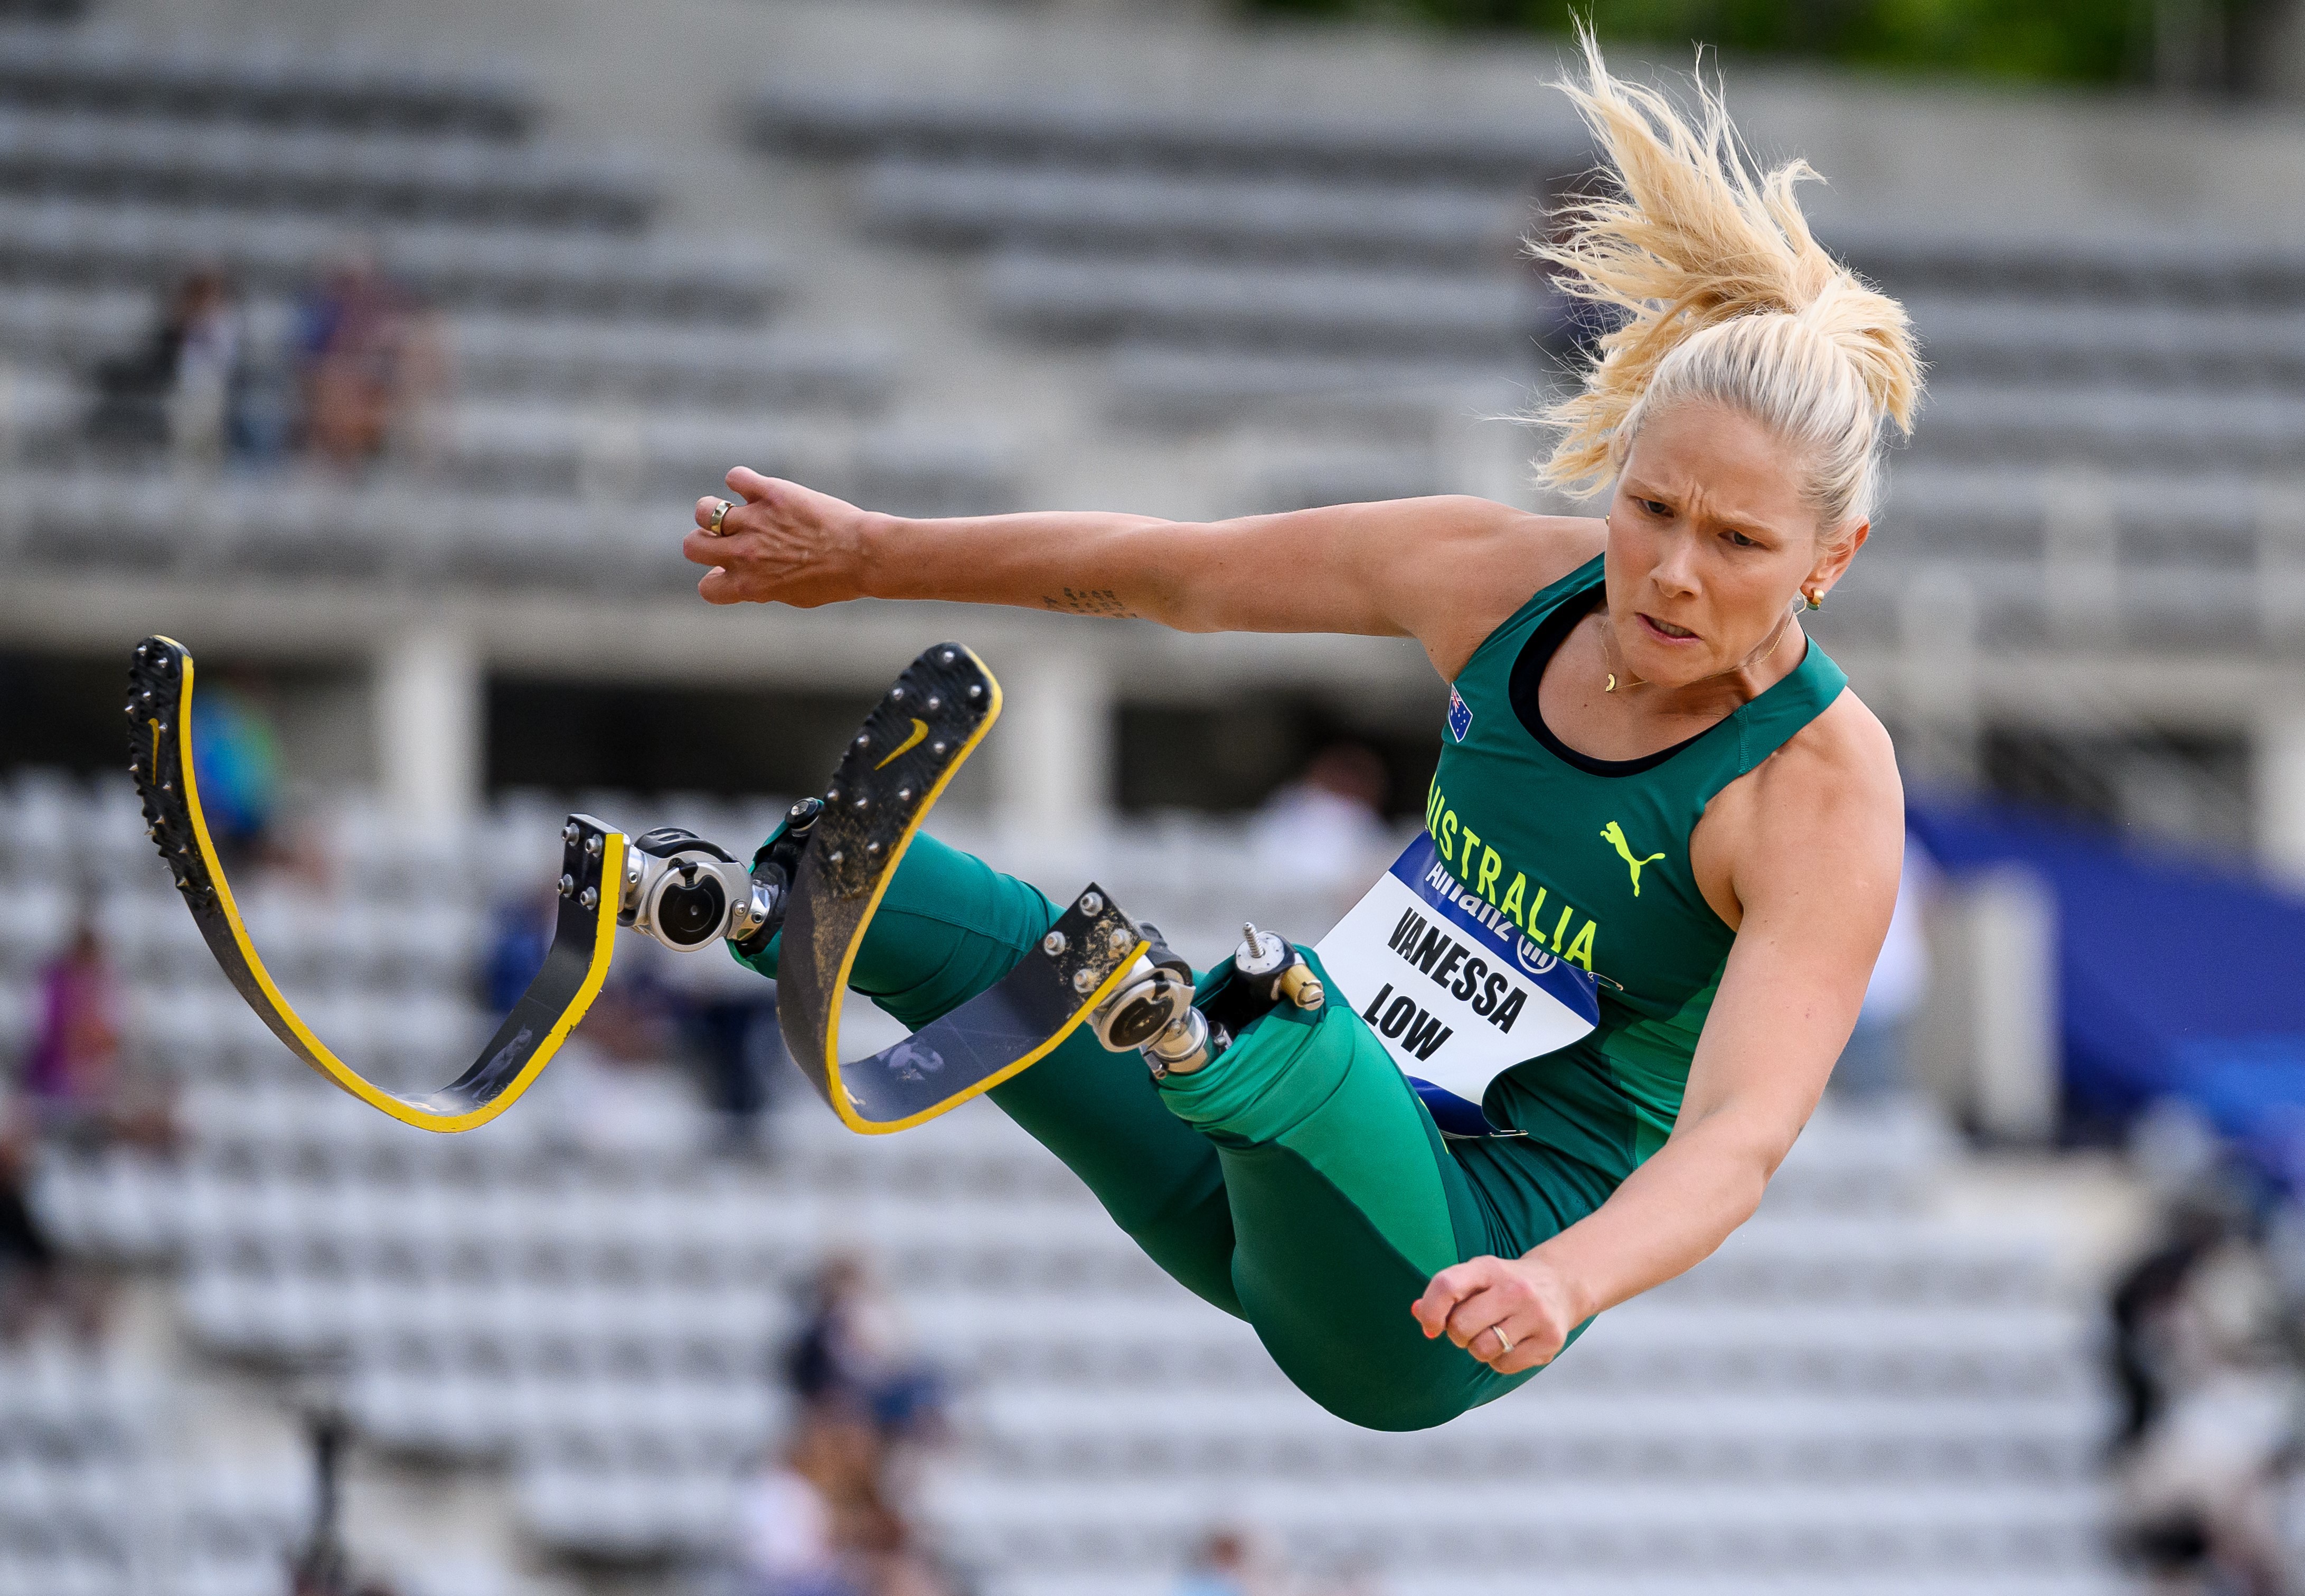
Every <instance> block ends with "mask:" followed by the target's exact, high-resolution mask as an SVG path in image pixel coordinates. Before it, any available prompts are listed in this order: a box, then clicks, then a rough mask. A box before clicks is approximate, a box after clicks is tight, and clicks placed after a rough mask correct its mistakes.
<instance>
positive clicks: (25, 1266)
mask: <svg viewBox="0 0 2305 1596" xmlns="http://www.w3.org/2000/svg"><path fill="white" fill-rule="evenodd" d="M32 1146H33V1137H32V1127H31V1125H30V1122H29V1121H28V1120H27V1119H26V1118H24V1117H23V1116H21V1115H13V1114H12V1115H9V1116H7V1117H6V1118H5V1119H4V1120H0V1344H6V1345H10V1346H13V1345H17V1344H21V1342H22V1341H23V1340H24V1339H25V1338H26V1337H27V1336H30V1334H31V1332H32V1330H33V1328H34V1327H35V1326H36V1325H37V1324H38V1321H39V1319H40V1318H41V1316H42V1315H43V1314H46V1313H53V1314H55V1315H56V1316H57V1317H58V1318H59V1319H62V1320H63V1322H64V1330H65V1333H66V1334H67V1335H68V1336H71V1338H72V1344H74V1345H76V1346H81V1347H93V1346H94V1345H95V1344H96V1343H97V1340H98V1336H99V1335H100V1334H101V1333H102V1331H103V1327H104V1325H103V1319H104V1293H102V1291H101V1290H100V1289H99V1288H98V1286H97V1285H96V1284H95V1283H93V1282H92V1281H89V1280H87V1279H85V1278H83V1277H82V1276H81V1275H80V1274H79V1273H78V1272H77V1271H76V1270H74V1269H73V1268H72V1267H71V1266H70V1265H68V1264H67V1263H66V1262H65V1261H64V1259H63V1258H62V1257H61V1256H60V1255H59V1253H58V1251H57V1249H56V1246H55V1242H52V1241H51V1240H50V1239H49V1237H48V1233H47V1229H46V1227H45V1226H43V1225H41V1223H40V1217H39V1214H38V1211H37V1210H36V1209H34V1208H33V1207H32V1204H31V1200H30V1182H31V1174H32Z"/></svg>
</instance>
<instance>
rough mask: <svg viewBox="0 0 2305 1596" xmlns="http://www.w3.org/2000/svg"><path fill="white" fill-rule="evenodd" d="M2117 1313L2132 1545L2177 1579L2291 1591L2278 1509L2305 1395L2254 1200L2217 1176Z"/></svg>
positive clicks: (2139, 1274)
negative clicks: (2253, 1226) (2254, 1228)
mask: <svg viewBox="0 0 2305 1596" xmlns="http://www.w3.org/2000/svg"><path fill="white" fill-rule="evenodd" d="M2111 1308H2112V1317H2113V1321H2114V1343H2113V1355H2114V1366H2115V1374H2116V1377H2117V1378H2118V1380H2119V1383H2120V1387H2121V1390H2122V1396H2123V1398H2124V1404H2125V1411H2124V1413H2123V1418H2122V1431H2121V1434H2120V1436H2119V1437H2118V1438H2117V1439H2116V1442H2115V1472H2116V1477H2117V1479H2118V1481H2119V1483H2120V1487H2121V1498H2122V1516H2123V1520H2124V1525H2125V1534H2124V1540H2125V1541H2126V1544H2127V1546H2128V1549H2130V1551H2131V1553H2132V1554H2133V1555H2134V1556H2135V1557H2137V1558H2139V1560H2140V1561H2141V1562H2143V1563H2144V1564H2146V1565H2147V1566H2148V1567H2149V1568H2151V1569H2152V1570H2153V1571H2154V1573H2156V1575H2160V1576H2163V1577H2165V1578H2172V1579H2178V1578H2186V1577H2195V1576H2206V1578H2207V1581H2208V1582H2209V1584H2208V1588H2210V1589H2215V1590H2218V1591H2230V1592H2235V1593H2236V1596H2282V1593H2283V1592H2290V1591H2292V1590H2293V1589H2295V1585H2294V1584H2293V1583H2292V1581H2291V1579H2290V1577H2289V1576H2288V1575H2287V1574H2286V1573H2285V1572H2284V1554H2283V1549H2282V1543H2281V1535H2280V1528H2279V1513H2278V1503H2279V1498H2280V1494H2281V1486H2282V1482H2283V1480H2284V1475H2285V1473H2286V1472H2287V1471H2288V1470H2289V1468H2290V1467H2291V1465H2292V1462H2293V1459H2294V1456H2295V1454H2296V1451H2297V1447H2298V1442H2299V1439H2300V1437H2299V1435H2298V1431H2297V1409H2298V1404H2299V1401H2300V1397H2301V1395H2305V1386H2301V1381H2300V1378H2299V1376H2298V1373H2297V1371H2296V1370H2295V1368H2294V1367H2293V1351H2294V1349H2293V1348H2292V1347H2288V1346H2286V1345H2284V1335H2283V1327H2284V1319H2285V1318H2286V1317H2287V1316H2286V1315H2284V1310H2283V1306H2282V1303H2281V1301H2280V1293H2279V1291H2278V1288H2277V1284H2276V1282H2275V1276H2274V1274H2273V1272H2272V1270H2271V1269H2270V1267H2268V1265H2267V1259H2266V1258H2265V1255H2264V1252H2263V1250H2262V1248H2261V1247H2260V1246H2259V1245H2258V1242H2257V1241H2256V1240H2255V1238H2254V1237H2253V1236H2252V1234H2251V1233H2250V1223H2249V1212H2248V1208H2247V1206H2246V1204H2245V1203H2243V1202H2242V1201H2241V1200H2239V1199H2237V1197H2236V1195H2235V1194H2234V1193H2233V1191H2231V1190H2230V1189H2229V1188H2227V1187H2225V1186H2224V1185H2223V1184H2222V1183H2221V1182H2217V1181H2216V1180H2215V1179H2214V1178H2212V1179H2210V1180H2207V1181H2205V1182H2202V1183H2200V1184H2199V1185H2197V1186H2196V1187H2194V1188H2193V1189H2191V1190H2189V1191H2185V1192H2183V1193H2181V1194H2180V1195H2179V1196H2178V1198H2177V1199H2176V1200H2175V1201H2174V1202H2173V1205H2172V1208H2171V1212H2170V1214H2169V1216H2168V1219H2167V1222H2166V1225H2165V1233H2164V1236H2163V1238H2162V1240H2161V1241H2160V1242H2158V1243H2157V1244H2156V1246H2155V1247H2154V1248H2153V1249H2152V1250H2150V1251H2149V1252H2148V1254H2147V1255H2146V1256H2145V1257H2144V1258H2143V1259H2139V1261H2138V1262H2137V1263H2136V1264H2135V1265H2134V1266H2132V1267H2131V1268H2130V1269H2129V1270H2128V1271H2126V1272H2125V1273H2124V1274H2123V1275H2122V1277H2121V1279H2120V1280H2119V1281H2118V1282H2117V1283H2116V1284H2115V1286H2114V1293H2113V1297H2112V1302H2111ZM2284 1354H2289V1355H2287V1356H2285V1355H2284Z"/></svg>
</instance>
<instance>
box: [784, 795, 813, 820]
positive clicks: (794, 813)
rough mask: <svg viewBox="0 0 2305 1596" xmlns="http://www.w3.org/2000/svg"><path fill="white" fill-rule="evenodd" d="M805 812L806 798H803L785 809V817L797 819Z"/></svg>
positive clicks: (806, 807) (806, 806)
mask: <svg viewBox="0 0 2305 1596" xmlns="http://www.w3.org/2000/svg"><path fill="white" fill-rule="evenodd" d="M807 813H808V800H807V799H806V798H803V799H801V801H800V802H798V803H796V804H795V805H794V806H793V807H791V808H789V809H787V810H786V811H785V818H786V819H787V820H798V819H799V818H800V817H801V816H802V815H805V814H807Z"/></svg>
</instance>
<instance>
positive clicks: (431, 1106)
mask: <svg viewBox="0 0 2305 1596" xmlns="http://www.w3.org/2000/svg"><path fill="white" fill-rule="evenodd" d="M192 674H193V673H192V656H191V653H190V652H188V651H187V650H186V649H185V647H184V646H183V644H181V643H177V642H175V641H174V639H172V638H167V637H147V638H146V639H145V640H144V641H143V642H142V643H140V644H137V646H136V654H135V658H134V660H133V661H132V663H131V664H130V666H129V672H128V747H129V755H130V763H129V769H130V771H131V772H133V774H134V775H135V778H136V789H137V791H138V793H140V795H141V796H142V798H143V799H144V818H145V820H146V821H147V822H149V824H150V827H151V834H152V839H153V841H156V842H157V843H158V844H159V846H160V854H161V857H162V858H166V860H167V861H168V868H169V870H170V871H171V872H172V873H173V874H174V876H175V878H176V890H177V891H178V892H181V893H183V898H184V901H185V903H187V904H188V905H190V906H191V911H192V918H193V920H194V921H195V922H197V923H198V924H199V926H200V935H201V936H202V937H203V938H204V939H205V940H206V941H207V943H208V951H209V952H211V953H213V954H215V955H216V960H217V963H218V964H220V965H222V966H223V967H224V973H225V976H226V977H228V978H229V979H230V980H231V982H232V984H233V986H234V988H235V989H237V990H238V991H239V993H240V994H241V996H242V997H243V998H246V999H247V1000H248V1005H249V1007H250V1008H251V1009H254V1010H255V1011H256V1012H257V1015H258V1017H259V1019H261V1020H263V1021H264V1023H265V1024H266V1025H267V1026H268V1027H270V1028H271V1030H272V1034H273V1035H274V1036H276V1037H279V1038H280V1040H281V1041H282V1042H284V1043H285V1044H286V1045H287V1047H288V1050H289V1051H290V1052H292V1053H293V1054H295V1055H296V1056H297V1057H298V1058H301V1059H302V1060H303V1061H304V1062H305V1063H307V1064H310V1066H311V1067H312V1068H313V1069H314V1070H315V1071H319V1073H320V1074H321V1075H323V1076H325V1077H326V1078H327V1080H331V1081H333V1082H335V1083H336V1085H337V1086H339V1087H342V1088H344V1090H345V1091H347V1092H350V1093H351V1094H352V1095H353V1097H358V1098H360V1099H361V1101H362V1102H364V1103H369V1104H372V1105H375V1106H376V1107H378V1108H380V1109H382V1110H383V1111H384V1112H385V1113H387V1114H390V1115H391V1116H392V1117H393V1118H395V1119H396V1120H401V1121H404V1122H406V1123H408V1124H411V1125H417V1126H421V1127H422V1128H423V1129H425V1130H427V1131H469V1130H471V1129H472V1127H473V1126H475V1125H481V1124H486V1123H487V1122H489V1121H490V1120H492V1119H494V1118H496V1116H497V1115H498V1114H502V1113H503V1112H504V1111H505V1110H506V1109H507V1108H509V1107H511V1106H512V1105H513V1103H514V1101H515V1099H517V1098H518V1097H520V1095H521V1094H522V1093H523V1092H524V1091H526V1090H527V1089H528V1088H529V1085H530V1083H531V1082H532V1081H534V1080H535V1079H536V1078H537V1076H538V1074H539V1073H540V1072H541V1071H542V1070H543V1069H544V1066H545V1064H546V1063H548V1062H549V1061H550V1059H551V1057H552V1055H553V1054H554V1053H555V1052H557V1051H558V1049H559V1046H560V1044H561V1043H562V1042H563V1041H564V1040H566V1037H567V1035H568V1032H569V1030H570V1029H571V1028H573V1027H574V1025H575V1024H576V1022H577V1021H578V1020H581V1019H583V1017H584V1011H585V1010H586V1009H588V1008H589V1007H591V1003H592V999H593V998H594V997H595V996H596V995H598V994H599V993H600V983H601V982H602V981H604V980H605V979H607V977H608V957H609V953H610V952H611V947H612V943H613V942H614V939H615V936H616V933H617V905H618V901H619V892H618V891H617V885H618V883H622V882H623V880H624V870H625V838H624V836H623V834H622V833H620V832H617V831H615V830H613V829H611V828H610V827H608V826H607V825H605V824H602V823H600V821H597V820H594V819H592V818H591V816H590V815H570V816H569V818H568V824H567V825H566V827H565V828H563V830H562V832H561V833H560V834H561V841H562V848H561V866H560V867H561V872H562V874H561V876H560V907H559V917H558V920H557V923H556V925H555V926H554V928H553V935H552V945H551V947H550V949H549V951H548V952H546V954H545V958H544V968H543V969H541V970H540V971H538V972H537V976H536V978H535V979H534V980H533V981H532V982H530V983H529V986H528V990H527V991H525V992H523V993H522V994H521V995H520V1001H519V1002H518V1003H515V1004H514V1005H513V1010H512V1012H511V1013H510V1014H508V1015H506V1017H505V1021H504V1023H503V1024H502V1025H501V1026H499V1027H498V1028H497V1033H496V1035H495V1036H493V1037H489V1042H488V1046H485V1047H484V1048H482V1049H481V1054H480V1056H479V1057H478V1058H476V1059H474V1060H473V1061H472V1063H471V1065H470V1066H469V1067H468V1068H467V1069H466V1070H465V1071H464V1073H463V1074H461V1075H459V1076H457V1077H456V1079H455V1080H453V1081H451V1082H450V1083H449V1084H448V1085H447V1086H445V1087H443V1088H440V1089H439V1090H438V1091H436V1092H426V1093H422V1094H420V1095H413V1096H410V1095H404V1094H401V1093H398V1092H391V1091H387V1090H386V1089H385V1088H382V1087H380V1086H378V1085H377V1084H376V1083H375V1082H374V1081H372V1080H368V1079H367V1078H366V1077H364V1076H363V1075H361V1072H360V1071H357V1070H355V1069H353V1067H352V1066H351V1065H350V1064H347V1063H344V1061H343V1060H342V1059H340V1058H338V1057H337V1056H336V1054H334V1053H331V1052H330V1051H329V1050H328V1048H327V1046H326V1045H324V1044H323V1043H322V1042H321V1041H320V1039H319V1037H316V1036H314V1035H313V1034H312V1029H311V1028H310V1026H308V1025H306V1024H305V1023H304V1021H303V1020H302V1019H301V1018H300V1017H299V1016H298V1015H297V1013H296V1011H295V1010H294V1009H293V1008H291V1007H290V1006H289V1003H288V1000H287V999H286V998H285V997H283V996H282V995H281V994H280V989H279V987H278V986H275V985H274V984H273V980H272V977H271V976H270V975H269V974H268V973H267V972H266V970H265V968H264V960H262V959H260V958H259V957H258V956H257V952H256V945H255V943H253V942H251V940H250V939H249V935H248V927H247V926H245V925H243V924H242V921H241V917H240V910H239V909H238V908H237V907H236V906H235V905H234V902H233V896H232V887H231V885H230V884H229V883H227V882H226V881H225V875H224V866H222V865H221V864H220V863H218V862H217V851H216V844H215V843H214V841H212V840H211V839H210V838H209V835H208V824H207V822H206V821H205V820H204V819H203V818H202V816H201V814H200V789H199V786H198V784H197V783H196V782H195V781H194V780H193V771H192V732H191V707H192Z"/></svg>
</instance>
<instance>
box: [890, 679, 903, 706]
mask: <svg viewBox="0 0 2305 1596" xmlns="http://www.w3.org/2000/svg"><path fill="white" fill-rule="evenodd" d="M904 701H905V684H904V683H902V682H898V683H897V685H896V686H895V687H890V688H889V703H891V704H902V703H903V702H904Z"/></svg>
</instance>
